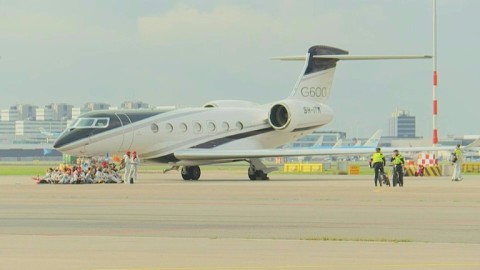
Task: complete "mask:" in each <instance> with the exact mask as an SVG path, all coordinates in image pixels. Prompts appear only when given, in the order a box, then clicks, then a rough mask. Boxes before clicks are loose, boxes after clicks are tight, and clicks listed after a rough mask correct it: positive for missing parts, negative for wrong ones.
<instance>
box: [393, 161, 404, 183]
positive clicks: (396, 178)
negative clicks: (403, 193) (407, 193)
mask: <svg viewBox="0 0 480 270" xmlns="http://www.w3.org/2000/svg"><path fill="white" fill-rule="evenodd" d="M392 167H393V169H392V182H393V186H394V187H395V186H397V184H398V185H399V186H403V183H400V182H399V179H400V173H399V172H398V170H397V166H396V165H394V164H392Z"/></svg>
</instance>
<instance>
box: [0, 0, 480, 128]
mask: <svg viewBox="0 0 480 270" xmlns="http://www.w3.org/2000/svg"><path fill="white" fill-rule="evenodd" d="M479 10H480V1H475V0H464V1H462V0H438V1H437V19H438V72H439V86H438V103H439V117H438V118H439V121H438V129H439V135H440V138H443V137H446V136H447V134H480V125H479V120H478V118H479V116H480V114H479V107H478V105H477V104H478V102H479V101H480V89H478V78H479V75H478V70H479V69H478V65H479V62H480V56H479V53H478V52H477V51H475V50H478V48H480V32H479V31H478V25H480V19H479V16H478V11H479ZM317 44H322V45H330V46H334V47H339V48H342V49H345V50H348V51H349V52H350V54H432V0H395V1H394V0H369V1H367V0H365V1H361V0H323V1H322V0H313V1H306V0H305V1H299V0H295V1H280V0H278V1H267V0H262V1H257V0H252V1H249V0H241V1H240V0H239V1H208V0H202V1H153V0H152V1H133V0H132V1H120V0H110V1H108V0H103V1H88V0H82V1H67V0H59V1H23V0H11V1H10V0H0V56H1V59H0V93H1V98H0V108H2V109H5V108H8V106H10V105H13V104H16V103H27V104H34V105H38V106H44V105H46V104H48V103H51V102H66V103H70V104H72V105H74V106H83V104H84V103H86V102H89V101H97V102H106V103H109V104H111V105H114V106H118V105H119V104H120V103H121V102H123V101H125V100H140V101H144V102H147V103H149V104H151V105H156V106H161V105H186V106H201V105H203V104H204V103H206V102H208V101H211V100H217V99H244V100H251V101H255V102H259V103H267V102H270V101H274V100H280V99H282V98H284V97H286V96H287V95H289V93H290V91H291V90H292V87H293V85H294V83H295V81H296V79H297V77H298V75H299V73H300V71H301V69H302V67H303V63H301V62H279V61H273V60H270V57H273V56H279V55H304V54H305V53H306V50H307V49H308V48H309V47H310V46H311V45H317ZM431 74H432V61H431V60H413V61H412V60H410V61H350V62H339V64H338V65H337V70H336V76H335V81H334V85H333V92H332V96H331V100H330V105H331V107H332V108H333V110H334V112H335V119H334V121H333V122H332V123H331V124H329V125H328V126H326V127H325V128H324V130H345V131H347V133H348V136H349V137H352V136H357V135H358V136H369V135H370V134H371V133H373V132H374V131H375V130H376V129H378V128H382V129H384V130H385V129H386V127H387V119H388V118H389V116H390V114H391V113H392V112H393V111H395V109H396V108H399V109H404V110H407V111H410V113H411V114H412V115H415V116H416V117H417V135H421V136H425V137H431V128H432V105H431V104H432V75H431ZM385 133H387V131H385ZM385 133H384V134H385ZM386 135H388V134H386Z"/></svg>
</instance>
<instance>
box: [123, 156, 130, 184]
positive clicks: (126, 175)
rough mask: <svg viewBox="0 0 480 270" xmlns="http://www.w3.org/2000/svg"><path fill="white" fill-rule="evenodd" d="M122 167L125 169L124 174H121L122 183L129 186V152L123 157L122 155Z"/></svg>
mask: <svg viewBox="0 0 480 270" xmlns="http://www.w3.org/2000/svg"><path fill="white" fill-rule="evenodd" d="M122 166H123V167H124V168H125V173H124V174H123V182H124V183H125V184H130V167H131V161H130V151H127V152H126V153H125V155H123V159H122Z"/></svg>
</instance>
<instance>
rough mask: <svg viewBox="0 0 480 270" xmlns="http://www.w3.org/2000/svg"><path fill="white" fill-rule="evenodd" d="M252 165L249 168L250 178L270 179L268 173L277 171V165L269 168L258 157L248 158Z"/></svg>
mask: <svg viewBox="0 0 480 270" xmlns="http://www.w3.org/2000/svg"><path fill="white" fill-rule="evenodd" d="M248 162H249V163H250V167H249V168H248V178H249V179H250V180H270V178H268V173H270V172H273V171H276V170H277V169H278V168H277V167H270V168H267V166H265V164H263V162H262V161H261V160H260V159H258V158H252V159H250V160H248Z"/></svg>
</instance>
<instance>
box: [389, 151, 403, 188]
mask: <svg viewBox="0 0 480 270" xmlns="http://www.w3.org/2000/svg"><path fill="white" fill-rule="evenodd" d="M390 162H392V163H393V172H394V173H395V172H396V173H398V175H397V176H398V178H397V179H395V177H394V178H393V186H395V185H396V184H397V183H398V186H400V187H403V166H404V164H405V160H404V159H403V157H402V155H400V154H399V153H398V150H397V149H395V150H393V156H392V158H391V159H390Z"/></svg>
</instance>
